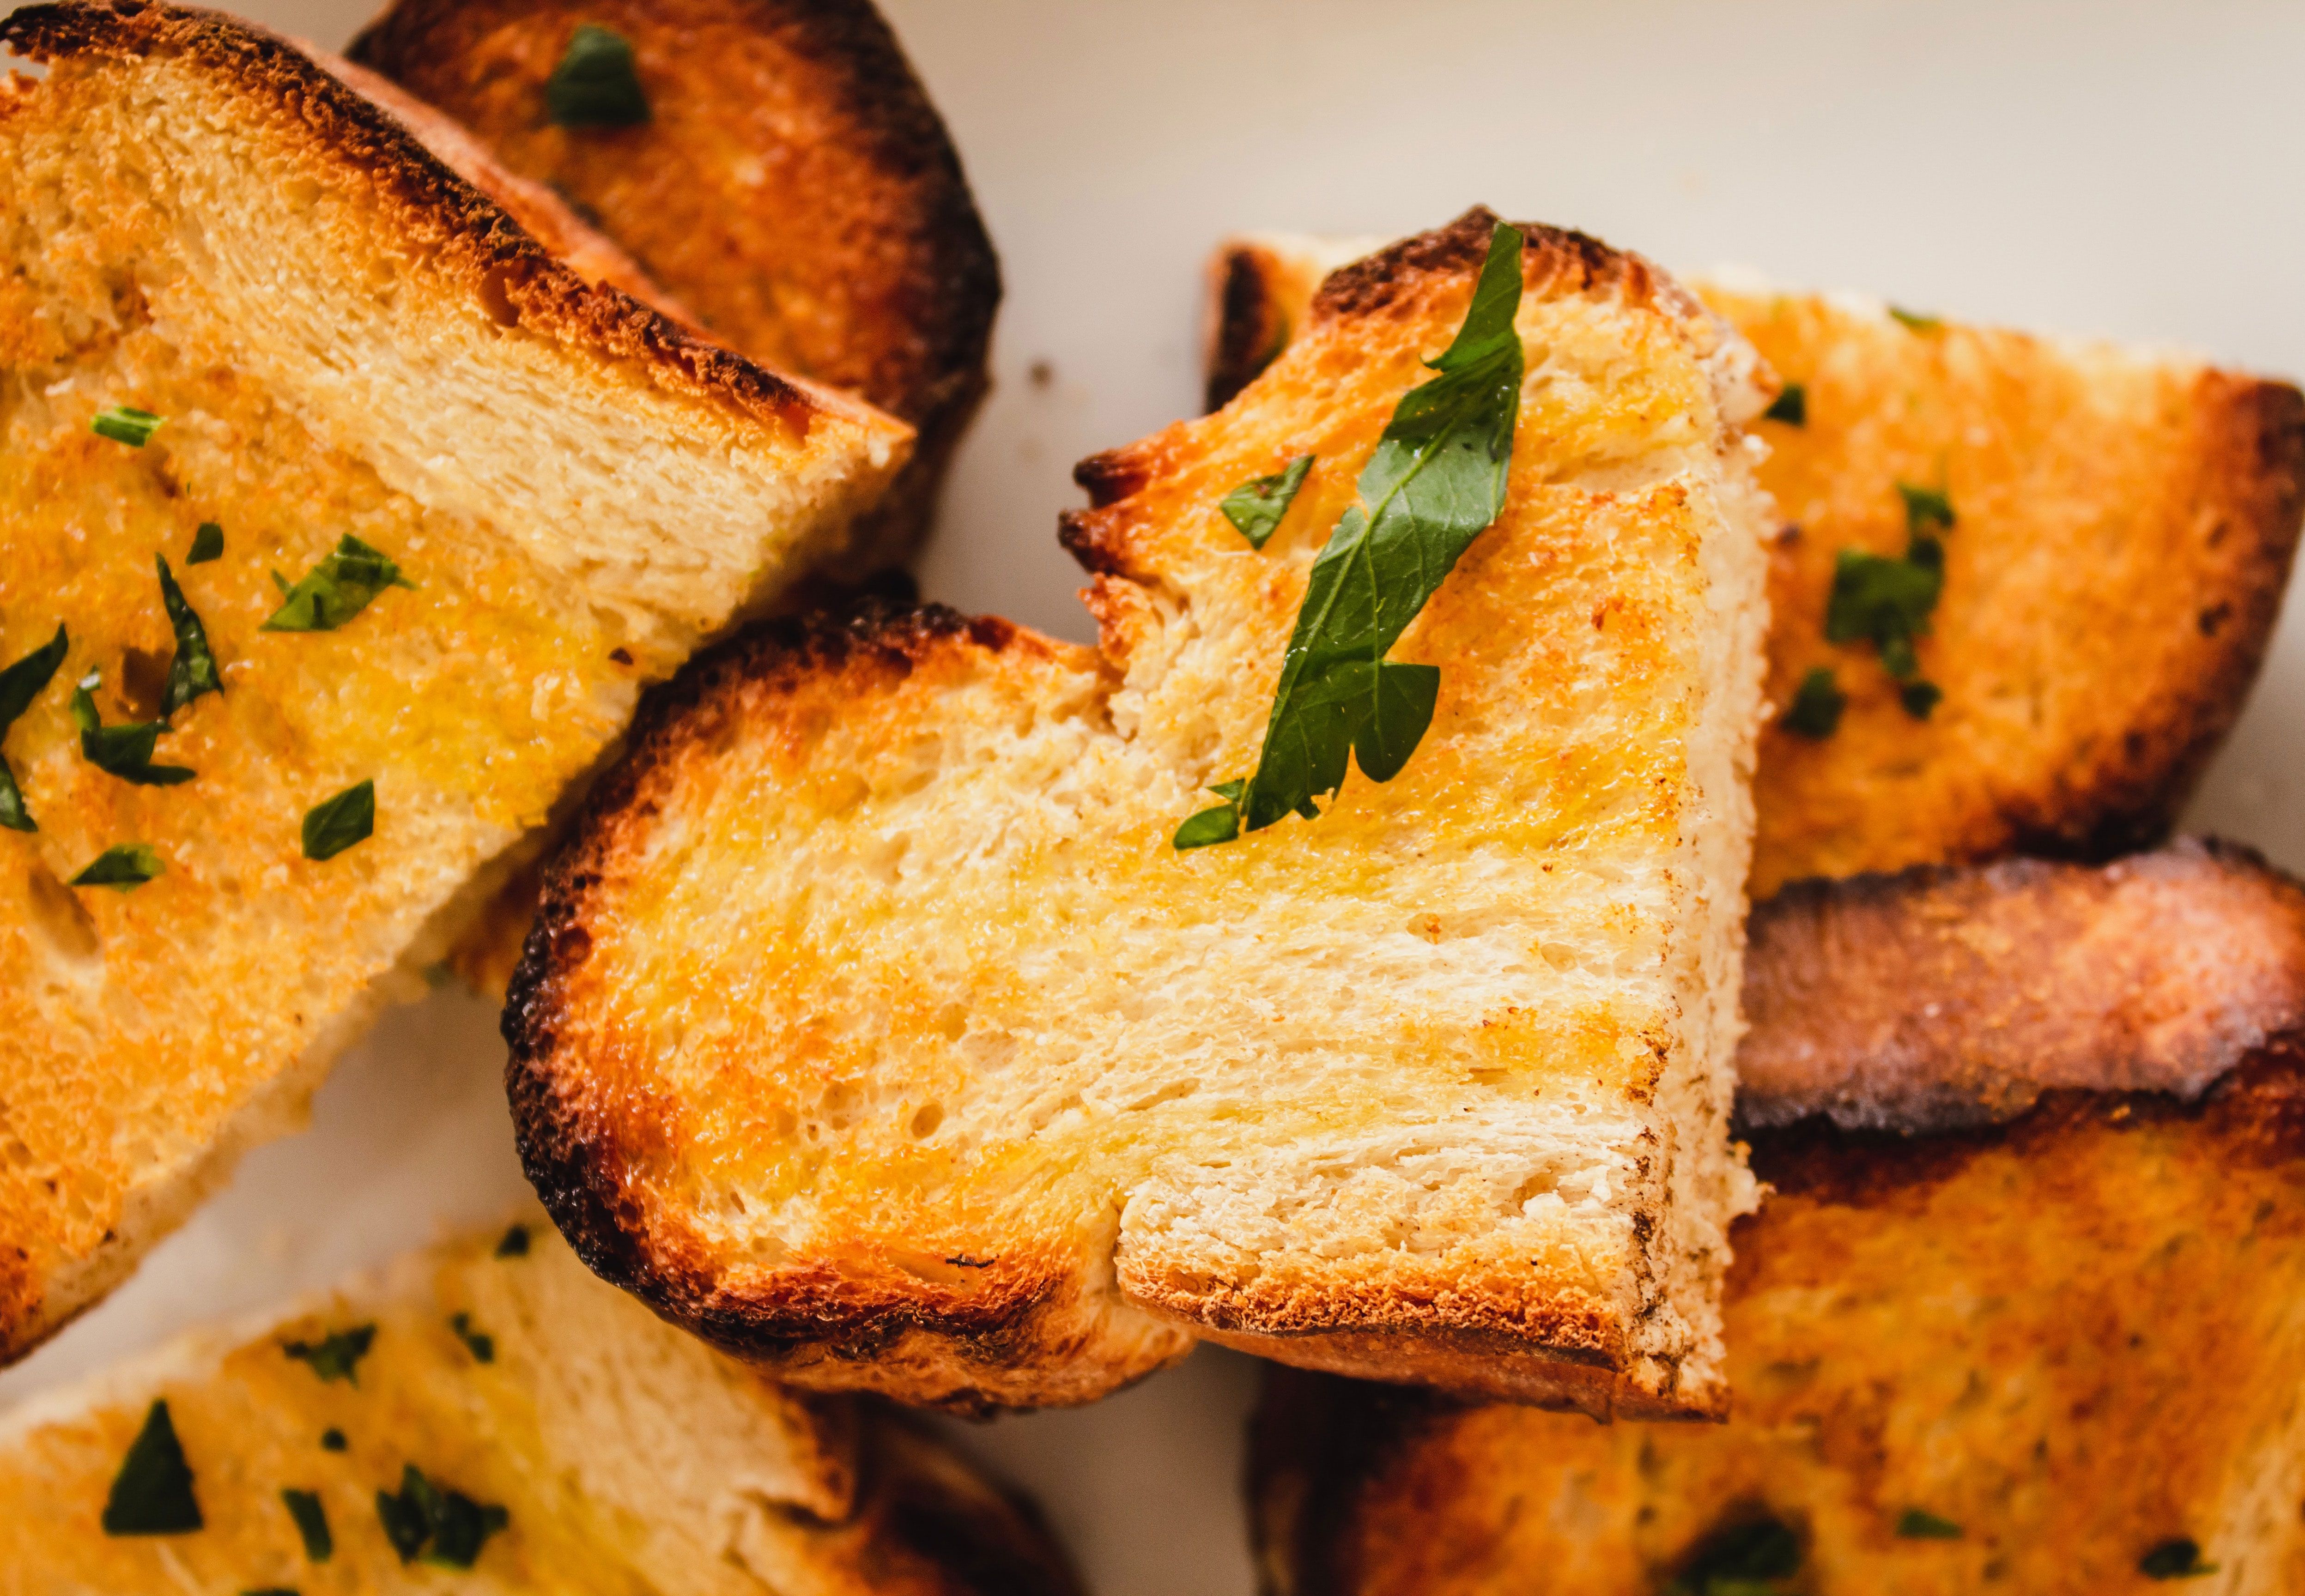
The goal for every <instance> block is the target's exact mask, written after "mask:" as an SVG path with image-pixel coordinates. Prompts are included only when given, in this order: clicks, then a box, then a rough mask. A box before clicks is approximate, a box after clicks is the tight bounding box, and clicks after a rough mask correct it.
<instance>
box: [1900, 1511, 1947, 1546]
mask: <svg viewBox="0 0 2305 1596" xmlns="http://www.w3.org/2000/svg"><path fill="white" fill-rule="evenodd" d="M1897 1533H1898V1534H1899V1535H1900V1536H1901V1537H1902V1538H1903V1539H1905V1540H1907V1541H1958V1540H1960V1539H1961V1526H1960V1525H1959V1524H1955V1523H1953V1521H1952V1520H1951V1519H1950V1518H1939V1517H1938V1516H1937V1515H1935V1514H1934V1513H1932V1512H1930V1511H1929V1510H1928V1509H1927V1508H1926V1507H1908V1508H1906V1509H1905V1510H1904V1512H1902V1513H1901V1514H1899V1515H1898V1516H1897Z"/></svg>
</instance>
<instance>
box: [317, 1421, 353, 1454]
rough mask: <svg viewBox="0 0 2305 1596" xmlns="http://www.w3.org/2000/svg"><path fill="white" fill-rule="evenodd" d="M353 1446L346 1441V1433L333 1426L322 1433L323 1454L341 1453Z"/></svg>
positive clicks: (321, 1448) (321, 1445)
mask: <svg viewBox="0 0 2305 1596" xmlns="http://www.w3.org/2000/svg"><path fill="white" fill-rule="evenodd" d="M351 1445H352V1443H351V1442H350V1441H348V1440H346V1439H344V1431H343V1430H338V1429H337V1428H336V1426H335V1425H333V1424H331V1425H330V1426H328V1428H327V1429H326V1430H322V1431H320V1450H321V1451H323V1452H341V1451H343V1450H344V1449H345V1448H346V1447H349V1446H351Z"/></svg>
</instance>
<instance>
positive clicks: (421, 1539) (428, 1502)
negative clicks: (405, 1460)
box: [376, 1463, 512, 1568]
mask: <svg viewBox="0 0 2305 1596" xmlns="http://www.w3.org/2000/svg"><path fill="white" fill-rule="evenodd" d="M376 1515H377V1518H378V1521H380V1522H381V1523H382V1524H383V1525H384V1535H385V1539H386V1540H387V1541H391V1542H392V1549H393V1550H395V1551H396V1552H398V1553H399V1554H400V1560H401V1561H402V1562H404V1563H413V1562H414V1561H415V1560H416V1559H417V1558H418V1557H420V1556H421V1557H422V1558H423V1559H424V1560H425V1561H426V1562H428V1563H433V1564H437V1565H438V1566H441V1567H443V1568H470V1567H471V1566H472V1565H473V1563H475V1562H476V1561H478V1560H479V1558H480V1555H481V1547H482V1546H483V1545H485V1544H486V1543H487V1541H488V1538H489V1536H491V1535H493V1534H496V1533H497V1532H498V1531H500V1530H502V1529H504V1528H505V1527H506V1526H507V1525H508V1524H511V1522H512V1515H510V1514H509V1513H507V1512H506V1511H505V1509H504V1508H502V1507H497V1506H494V1505H492V1504H484V1503H481V1502H476V1501H474V1500H472V1498H470V1497H468V1496H466V1495H465V1494H464V1492H463V1491H461V1490H447V1491H444V1490H441V1489H440V1488H439V1487H438V1486H437V1485H435V1484H433V1483H432V1482H431V1481H430V1480H427V1479H426V1478H425V1477H424V1476H423V1474H422V1473H421V1472H419V1471H418V1469H417V1467H416V1465H415V1464H413V1463H412V1464H407V1465H406V1466H405V1467H404V1468H403V1469H402V1470H401V1474H400V1490H399V1492H398V1494H395V1493H393V1492H391V1491H387V1490H379V1491H378V1492H377V1493H376Z"/></svg>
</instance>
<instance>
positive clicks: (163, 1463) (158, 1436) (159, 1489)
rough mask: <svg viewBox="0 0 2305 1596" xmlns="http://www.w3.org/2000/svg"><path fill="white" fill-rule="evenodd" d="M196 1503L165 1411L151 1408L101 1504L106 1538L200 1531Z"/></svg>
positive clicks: (181, 1450)
mask: <svg viewBox="0 0 2305 1596" xmlns="http://www.w3.org/2000/svg"><path fill="white" fill-rule="evenodd" d="M201 1523H202V1520H201V1518H200V1498H197V1497H195V1496H194V1495H193V1494H192V1471H191V1465H189V1464H186V1463H185V1462H184V1448H183V1444H182V1443H180V1442H179V1441H178V1440H177V1439H176V1426H175V1424H174V1422H173V1421H172V1420H170V1418H169V1417H168V1405H167V1403H166V1402H165V1401H161V1402H155V1403H154V1404H153V1405H151V1406H150V1407H149V1409H147V1410H146V1411H145V1414H144V1428H143V1429H142V1430H139V1431H137V1434H136V1439H134V1440H132V1441H131V1442H130V1443H129V1444H128V1456H126V1457H125V1458H123V1459H122V1460H121V1464H120V1473H117V1474H115V1476H113V1481H112V1492H111V1494H110V1495H109V1496H107V1497H106V1498H105V1501H104V1532H105V1533H106V1534H107V1535H184V1534H190V1533H191V1532H192V1531H194V1530H197V1529H199V1528H200V1526H201Z"/></svg>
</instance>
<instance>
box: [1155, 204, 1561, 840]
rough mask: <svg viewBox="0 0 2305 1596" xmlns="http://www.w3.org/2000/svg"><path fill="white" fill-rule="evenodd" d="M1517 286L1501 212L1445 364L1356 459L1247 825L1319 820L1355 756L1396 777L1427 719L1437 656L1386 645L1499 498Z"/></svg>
mask: <svg viewBox="0 0 2305 1596" xmlns="http://www.w3.org/2000/svg"><path fill="white" fill-rule="evenodd" d="M1520 292H1521V235H1520V233H1519V232H1518V230H1516V229H1514V228H1512V227H1510V226H1507V225H1503V224H1501V223H1500V224H1499V225H1498V226H1497V229H1496V231H1495V232H1494V233H1492V234H1491V235H1490V239H1489V252H1488V259H1486V260H1485V261H1484V263H1483V265H1482V267H1481V276H1480V281H1479V283H1478V284H1477V286H1476V287H1475V289H1474V291H1473V303H1472V308H1471V309H1470V310H1467V312H1466V315H1465V321H1464V325H1463V326H1461V327H1459V328H1458V329H1457V335H1456V338H1455V339H1454V340H1453V341H1452V342H1451V343H1450V345H1449V347H1448V349H1447V350H1446V351H1444V352H1442V354H1441V356H1440V358H1439V359H1437V360H1435V361H1432V362H1431V366H1432V369H1433V370H1435V371H1437V372H1439V373H1440V375H1439V376H1437V377H1435V378H1433V379H1432V380H1431V381H1430V382H1426V383H1424V384H1422V385H1420V386H1417V387H1415V388H1412V389H1410V390H1409V392H1408V394H1407V395H1404V396H1403V397H1402V399H1401V401H1400V403H1399V405H1398V406H1397V407H1396V408H1395V409H1394V411H1393V412H1392V420H1391V421H1390V422H1389V423H1388V424H1387V425H1386V427H1385V429H1384V432H1383V435H1382V437H1380V438H1379V439H1378V440H1377V446H1376V452H1375V453H1374V454H1371V455H1370V456H1369V461H1368V463H1367V465H1365V466H1364V467H1363V468H1362V470H1361V474H1360V479H1359V481H1358V483H1357V488H1358V489H1359V493H1360V497H1361V501H1362V502H1361V504H1358V505H1354V506H1353V507H1352V508H1351V509H1349V510H1348V511H1346V512H1345V514H1344V516H1343V518H1342V519H1341V520H1340V521H1339V522H1338V523H1337V528H1336V531H1334V532H1332V533H1331V535H1330V537H1329V540H1328V543H1327V544H1326V545H1325V546H1324V547H1323V548H1322V550H1321V552H1320V555H1319V556H1318V557H1316V558H1315V559H1314V562H1313V573H1312V581H1311V582H1310V583H1309V584H1308V586H1307V588H1306V594H1305V607H1304V608H1303V609H1302V610H1301V611H1299V612H1298V614H1297V626H1296V630H1295V631H1294V632H1292V633H1291V635H1290V637H1289V649H1288V652H1287V654H1286V655H1285V656H1284V658H1283V659H1282V663H1281V667H1280V684H1279V686H1278V687H1277V689H1276V690H1275V691H1274V693H1273V698H1272V715H1271V717H1270V718H1269V719H1268V720H1267V721H1266V723H1265V728H1264V745H1263V749H1262V750H1261V751H1259V753H1258V756H1257V766H1256V769H1255V773H1254V774H1253V775H1251V776H1250V777H1248V778H1247V780H1246V783H1245V784H1243V786H1242V790H1241V792H1240V793H1239V794H1238V797H1237V799H1236V800H1234V801H1233V802H1232V805H1231V807H1232V809H1233V811H1235V813H1236V814H1237V815H1238V826H1239V828H1240V829H1242V830H1246V831H1261V830H1263V828H1265V827H1267V826H1271V825H1273V824H1275V823H1276V822H1278V821H1279V820H1280V819H1282V818H1284V817H1285V816H1288V815H1291V814H1297V815H1302V816H1304V817H1305V818H1306V819H1316V818H1318V815H1319V812H1320V811H1318V810H1317V809H1315V808H1314V803H1313V800H1314V796H1315V795H1316V794H1332V793H1334V792H1335V791H1336V790H1337V789H1338V788H1339V787H1340V786H1341V785H1343V784H1344V779H1345V768H1346V758H1347V755H1348V754H1352V755H1355V756H1357V758H1358V760H1359V761H1360V766H1361V770H1362V773H1363V774H1364V775H1365V776H1367V777H1369V779H1370V780H1372V781H1380V782H1382V781H1390V780H1391V779H1392V777H1394V776H1396V775H1398V774H1399V771H1400V768H1401V767H1402V765H1404V764H1405V763H1407V761H1408V756H1409V754H1410V753H1411V752H1412V751H1414V750H1415V749H1416V744H1417V743H1418V742H1419V741H1420V740H1422V739H1423V737H1424V735H1425V728H1426V727H1427V726H1430V725H1431V723H1432V719H1433V702H1434V700H1435V698H1436V695H1437V694H1438V692H1439V691H1440V684H1441V672H1440V670H1439V668H1438V667H1437V666H1429V665H1406V664H1402V663H1400V662H1399V661H1395V660H1389V659H1387V658H1384V654H1385V650H1386V649H1390V648H1391V647H1392V645H1393V644H1394V643H1395V642H1396V641H1399V638H1400V634H1401V633H1402V632H1405V631H1407V630H1408V624H1409V623H1410V622H1412V621H1414V620H1415V619H1416V616H1417V614H1418V613H1419V612H1420V611H1421V610H1423V609H1424V607H1425V601H1426V600H1428V599H1431V598H1432V597H1433V593H1434V592H1436V591H1437V590H1439V589H1440V586H1441V583H1442V581H1443V580H1444V579H1446V577H1447V576H1448V574H1449V573H1450V569H1451V568H1452V567H1454V566H1455V565H1456V564H1457V561H1458V559H1459V556H1462V555H1463V554H1464V552H1465V550H1466V549H1467V548H1469V547H1470V546H1471V544H1472V541H1473V539H1475V538H1477V537H1478V536H1480V534H1481V533H1482V532H1484V531H1486V530H1487V529H1488V527H1489V525H1490V523H1491V522H1494V521H1495V520H1496V518H1497V515H1498V513H1499V512H1500V511H1501V510H1502V509H1503V508H1504V501H1505V487H1506V476H1507V472H1508V471H1509V470H1510V466H1511V464H1512V442H1513V429H1514V427H1515V425H1516V424H1517V423H1518V420H1519V419H1520V384H1521V369H1522V356H1521V344H1520V335H1519V334H1518V333H1517V332H1515V331H1514V330H1513V316H1514V313H1515V312H1516V311H1517V310H1518V309H1519V307H1520ZM1218 790H1219V791H1221V789H1218ZM1221 812H1223V811H1203V815H1201V816H1195V818H1194V819H1191V820H1187V822H1186V823H1185V826H1184V827H1183V828H1179V829H1180V832H1182V831H1190V832H1191V833H1192V835H1191V836H1187V837H1185V838H1184V839H1183V840H1184V842H1185V844H1186V845H1191V846H1204V845H1206V844H1207V843H1210V842H1216V841H1221V840H1225V839H1224V838H1222V837H1221V836H1217V835H1216V833H1218V832H1220V831H1221V829H1222V826H1223V823H1222V822H1221V821H1220V820H1215V819H1206V818H1205V817H1207V816H1209V815H1212V814H1221ZM1196 822H1198V824H1197V825H1196V824H1195V823H1196ZM1235 835H1238V833H1236V834H1235Z"/></svg>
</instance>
